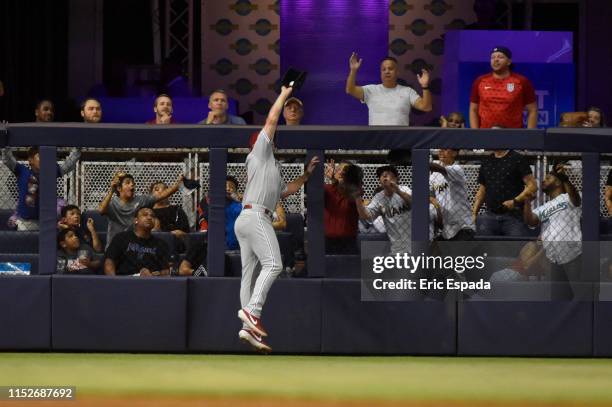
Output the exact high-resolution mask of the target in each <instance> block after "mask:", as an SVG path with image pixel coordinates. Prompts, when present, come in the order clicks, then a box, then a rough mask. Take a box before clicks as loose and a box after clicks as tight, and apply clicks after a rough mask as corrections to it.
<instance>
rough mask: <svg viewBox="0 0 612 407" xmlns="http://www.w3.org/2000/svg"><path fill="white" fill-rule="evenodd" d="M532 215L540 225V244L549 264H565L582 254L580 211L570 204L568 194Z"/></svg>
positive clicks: (548, 203)
mask: <svg viewBox="0 0 612 407" xmlns="http://www.w3.org/2000/svg"><path fill="white" fill-rule="evenodd" d="M533 213H534V215H536V216H537V217H538V219H539V220H540V222H541V223H542V243H543V246H544V250H545V251H546V257H548V259H549V260H550V261H551V262H553V263H557V264H565V263H568V262H570V261H572V260H574V259H575V258H576V257H578V256H579V255H580V253H582V242H581V241H582V230H581V229H580V216H581V214H582V211H581V209H580V207H576V206H574V205H573V204H572V202H571V200H570V199H569V195H568V194H561V195H559V196H557V197H556V198H555V199H552V200H550V201H548V202H546V203H545V204H544V205H541V206H538V207H537V208H535V209H534V210H533Z"/></svg>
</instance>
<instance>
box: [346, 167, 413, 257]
mask: <svg viewBox="0 0 612 407" xmlns="http://www.w3.org/2000/svg"><path fill="white" fill-rule="evenodd" d="M376 176H377V177H378V179H379V181H380V185H381V186H382V187H383V190H382V191H380V192H379V193H377V194H376V195H374V198H372V201H371V202H370V203H369V204H368V206H367V207H366V206H364V205H363V201H362V200H361V199H356V200H355V202H356V204H357V212H358V213H359V217H360V218H361V219H368V220H372V219H376V218H377V217H378V216H381V217H382V218H383V222H384V223H385V229H386V231H387V236H389V241H390V242H391V253H411V251H412V250H411V241H412V231H411V225H412V222H411V213H410V210H411V207H412V191H411V190H410V188H408V187H407V186H403V185H401V186H400V185H398V184H397V176H398V174H397V169H396V168H395V167H393V166H392V165H385V166H383V167H379V168H378V170H376Z"/></svg>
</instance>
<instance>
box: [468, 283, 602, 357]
mask: <svg viewBox="0 0 612 407" xmlns="http://www.w3.org/2000/svg"><path fill="white" fill-rule="evenodd" d="M588 286H590V284H588V283H586V284H585V287H586V289H587V290H588V289H589V287H588ZM542 289H543V291H544V293H543V294H544V295H546V294H547V293H548V292H549V291H550V288H547V287H546V285H544V284H543V285H542ZM543 298H545V297H544V296H542V297H540V299H541V300H540V301H535V300H533V301H508V300H505V301H496V300H482V299H465V300H463V301H460V302H459V303H458V311H457V312H458V315H457V317H458V328H459V329H458V335H457V354H458V355H466V356H489V355H499V356H591V355H592V354H593V302H592V301H544V300H543ZM611 339H612V337H611Z"/></svg>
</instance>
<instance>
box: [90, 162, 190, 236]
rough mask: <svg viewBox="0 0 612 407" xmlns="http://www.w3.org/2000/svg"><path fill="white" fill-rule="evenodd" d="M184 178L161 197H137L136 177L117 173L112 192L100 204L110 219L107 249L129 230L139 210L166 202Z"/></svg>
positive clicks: (99, 209) (101, 211)
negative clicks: (119, 235)
mask: <svg viewBox="0 0 612 407" xmlns="http://www.w3.org/2000/svg"><path fill="white" fill-rule="evenodd" d="M182 182H183V176H182V175H181V176H180V177H179V179H178V181H177V182H176V183H175V184H174V185H173V186H172V187H170V188H167V189H166V190H164V192H163V193H162V194H161V195H159V196H153V195H135V194H134V190H135V188H136V185H135V184H134V177H132V176H131V175H130V174H126V173H123V172H120V173H117V174H116V175H115V176H114V177H113V180H112V181H111V185H110V190H109V191H108V193H107V194H106V197H105V198H104V200H103V201H102V202H101V203H100V206H99V207H98V211H99V212H100V214H102V215H106V216H107V217H108V220H109V222H108V233H107V235H106V247H108V246H109V245H110V243H111V241H112V240H113V237H115V235H116V234H117V233H120V232H124V231H126V230H129V229H130V228H131V227H132V224H133V221H134V215H135V214H136V211H137V210H138V208H143V207H149V208H152V207H153V205H154V204H155V202H157V201H161V200H164V199H166V198H168V197H170V196H171V195H172V194H174V193H175V192H176V191H178V189H179V187H180V185H181V183H182Z"/></svg>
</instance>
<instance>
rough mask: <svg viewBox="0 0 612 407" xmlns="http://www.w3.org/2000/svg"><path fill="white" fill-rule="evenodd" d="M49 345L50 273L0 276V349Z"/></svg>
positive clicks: (42, 347) (36, 347) (39, 347)
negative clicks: (47, 274)
mask: <svg viewBox="0 0 612 407" xmlns="http://www.w3.org/2000/svg"><path fill="white" fill-rule="evenodd" d="M50 347H51V277H48V276H29V277H28V276H21V277H19V276H15V277H8V276H7V277H2V278H1V280H0V349H2V350H17V349H20V350H26V349H27V350H48V349H49V348H50Z"/></svg>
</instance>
